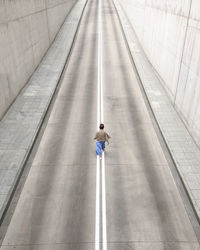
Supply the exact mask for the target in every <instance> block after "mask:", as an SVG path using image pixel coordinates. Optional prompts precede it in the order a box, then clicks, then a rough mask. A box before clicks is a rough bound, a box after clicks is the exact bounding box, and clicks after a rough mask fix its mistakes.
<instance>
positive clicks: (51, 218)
mask: <svg viewBox="0 0 200 250" xmlns="http://www.w3.org/2000/svg"><path fill="white" fill-rule="evenodd" d="M97 16H98V3H97V1H94V0H89V2H88V5H87V7H86V9H85V13H84V15H83V19H82V21H81V25H80V28H79V32H78V35H77V38H76V41H75V45H74V48H73V51H72V54H71V57H70V60H69V63H68V65H67V68H66V70H65V72H64V76H63V79H62V81H61V83H60V87H59V90H58V92H57V94H56V97H55V101H54V102H53V105H52V108H51V109H50V111H49V112H50V113H49V118H48V120H47V121H46V126H45V130H44V133H43V135H42V138H41V141H40V144H39V146H38V148H37V150H36V151H37V153H36V155H35V158H34V160H33V162H32V167H31V169H30V172H29V174H28V176H27V179H26V182H25V185H24V188H23V190H22V192H21V195H20V198H19V201H18V204H17V207H16V209H15V212H14V215H13V217H12V220H11V223H10V225H9V227H8V230H7V233H6V235H5V238H4V241H3V246H2V247H1V249H2V250H8V249H16V250H29V249H31V250H32V249H35V250H64V249H67V250H68V249H69V250H72V249H73V250H79V249H80V250H92V249H95V223H96V222H95V220H96V216H95V209H96V155H95V143H94V141H93V137H94V134H95V132H96V125H97V99H98V98H97V96H98V88H97V77H98V34H99V33H98V28H97V27H98V25H97V21H98V19H97ZM102 20H103V22H102V39H103V40H102V46H103V47H102V60H103V61H102V62H103V64H102V67H103V102H104V121H105V129H106V130H107V132H108V133H109V134H110V135H111V137H112V139H111V143H110V146H109V147H107V148H106V152H105V169H106V173H105V175H106V196H105V198H106V211H107V213H106V217H107V242H106V245H107V249H109V250H130V249H134V250H147V249H148V250H162V249H167V250H198V249H199V244H198V241H197V238H196V236H195V232H194V230H193V227H192V224H191V222H190V219H189V217H188V215H187V212H186V209H185V205H184V203H183V201H182V198H181V196H180V194H179V191H178V188H177V186H176V183H175V181H174V179H173V176H172V174H171V172H170V168H169V166H168V162H167V161H166V159H165V156H164V153H163V149H162V147H161V145H160V143H159V140H158V137H157V134H156V132H155V129H154V126H153V123H152V120H151V119H152V118H151V116H150V115H149V110H148V109H147V107H146V105H145V101H144V97H143V95H142V93H141V90H140V87H139V84H138V80H137V78H136V75H135V72H134V69H133V65H132V63H131V60H130V58H129V53H128V50H127V47H126V44H125V41H124V38H123V35H122V31H121V28H120V25H119V21H118V17H117V14H116V11H115V8H114V6H113V3H112V1H111V0H108V1H105V0H103V2H102ZM100 195H102V194H101V192H100ZM100 212H101V209H100ZM101 217H102V216H101V215H100V221H101V219H102V218H101ZM101 231H102V228H101V227H100V232H101ZM100 238H101V237H100ZM99 249H103V246H102V244H101V243H100V244H99ZM104 249H105V248H104Z"/></svg>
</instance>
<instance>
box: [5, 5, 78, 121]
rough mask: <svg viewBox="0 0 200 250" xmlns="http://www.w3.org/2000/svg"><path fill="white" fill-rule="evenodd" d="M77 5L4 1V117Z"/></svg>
mask: <svg viewBox="0 0 200 250" xmlns="http://www.w3.org/2000/svg"><path fill="white" fill-rule="evenodd" d="M75 2H76V0H59V1H55V0H51V1H50V0H48V1H47V0H46V1H45V0H29V1H27V0H13V1H0V65H1V66H0V89H1V93H0V118H2V116H3V114H4V113H5V112H6V110H7V109H8V107H9V106H10V104H11V103H12V102H13V100H14V99H15V98H16V96H17V95H18V93H19V91H20V90H21V89H22V88H23V87H24V85H25V84H26V82H27V81H28V79H29V78H30V76H31V75H32V73H33V72H34V70H35V69H36V67H37V65H38V64H39V62H40V61H41V59H42V57H43V56H44V54H45V52H46V51H47V49H48V48H49V46H50V44H51V43H52V41H53V40H54V38H55V36H56V34H57V32H58V31H59V29H60V27H61V25H62V24H63V21H64V19H65V18H66V16H67V14H68V13H69V11H70V9H71V8H72V6H73V4H74V3H75Z"/></svg>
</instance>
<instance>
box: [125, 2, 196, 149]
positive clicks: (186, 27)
mask: <svg viewBox="0 0 200 250" xmlns="http://www.w3.org/2000/svg"><path fill="white" fill-rule="evenodd" d="M120 2H121V4H122V5H123V7H124V9H125V10H126V13H127V15H128V17H129V20H130V22H131V24H132V26H133V27H134V30H135V32H136V34H137V36H138V38H139V41H140V43H141V45H142V47H143V49H144V51H145V53H146V55H147V57H148V59H149V60H150V62H151V64H152V65H153V67H154V68H155V69H156V71H157V72H158V74H159V76H160V78H161V80H162V82H163V85H164V87H165V89H166V91H167V93H168V95H169V96H170V98H171V101H172V102H173V104H174V105H175V107H176V109H177V111H178V112H179V114H180V116H181V118H182V119H183V121H184V123H185V124H186V126H187V128H188V130H189V131H190V132H191V134H192V135H193V137H194V139H195V140H196V142H197V143H198V145H200V84H199V82H200V29H199V27H200V2H199V1H191V0H185V1H180V0H173V1H171V0H166V1H157V0H151V1H149V0H148V1H145V0H123V1H120Z"/></svg>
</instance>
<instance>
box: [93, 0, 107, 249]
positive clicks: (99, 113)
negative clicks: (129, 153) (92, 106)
mask: <svg viewBox="0 0 200 250" xmlns="http://www.w3.org/2000/svg"><path fill="white" fill-rule="evenodd" d="M101 1H102V0H99V5H98V32H99V34H98V94H97V95H98V96H97V130H98V129H99V124H100V123H104V117H103V114H104V108H103V70H102V68H103V65H102V14H101V10H102V2H101ZM101 176H102V240H103V250H107V228H106V184H105V156H104V153H103V154H102V168H101ZM99 229H100V160H99V156H97V169H96V221H95V250H99V248H100V230H99Z"/></svg>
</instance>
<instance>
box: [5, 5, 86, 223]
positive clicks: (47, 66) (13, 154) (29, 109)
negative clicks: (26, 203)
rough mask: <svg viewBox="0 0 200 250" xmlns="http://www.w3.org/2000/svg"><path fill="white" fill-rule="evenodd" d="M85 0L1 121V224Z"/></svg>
mask: <svg viewBox="0 0 200 250" xmlns="http://www.w3.org/2000/svg"><path fill="white" fill-rule="evenodd" d="M86 4H87V0H79V1H78V2H77V3H76V4H75V5H74V7H73V8H72V10H71V12H70V13H69V15H68V16H67V18H66V20H65V22H64V24H63V25H62V27H61V29H60V31H59V33H58V35H57V37H56V38H55V40H54V42H53V44H52V45H51V47H50V48H49V50H48V52H47V53H46V55H45V56H44V58H43V60H42V62H41V63H40V65H39V66H38V68H37V70H36V71H35V72H34V73H33V75H32V77H31V79H30V80H29V82H28V83H27V85H26V86H25V87H24V88H23V90H22V91H21V93H20V94H19V95H18V97H17V98H16V100H15V102H14V103H13V104H12V105H11V107H10V108H9V110H8V112H7V113H6V114H5V116H4V117H3V119H2V120H1V122H0V223H2V221H3V218H4V215H5V213H6V211H7V208H8V207H9V204H10V201H11V199H12V196H13V194H14V191H15V189H16V186H17V183H18V181H19V179H20V176H21V174H22V172H23V168H24V165H25V163H26V161H27V159H28V156H29V154H30V152H31V150H32V147H33V144H34V142H35V139H36V137H37V134H38V132H39V130H40V127H41V125H42V122H43V120H44V117H45V115H46V113H47V111H48V108H49V105H50V103H51V101H52V97H53V96H54V93H55V90H56V87H57V85H58V83H59V81H60V78H61V75H62V73H63V70H64V68H65V65H66V63H67V61H68V58H69V55H70V52H71V49H72V46H73V43H74V40H75V37H76V33H77V31H78V27H79V24H80V20H81V18H82V14H83V12H84V9H85V6H86Z"/></svg>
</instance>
